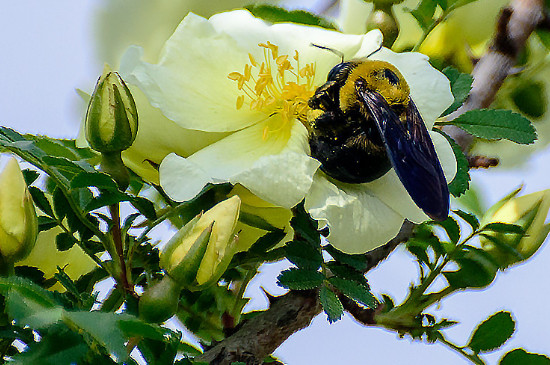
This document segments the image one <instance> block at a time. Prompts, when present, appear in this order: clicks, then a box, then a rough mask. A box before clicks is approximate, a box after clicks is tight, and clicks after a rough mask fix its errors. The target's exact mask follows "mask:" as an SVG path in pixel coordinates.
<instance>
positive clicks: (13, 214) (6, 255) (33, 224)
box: [0, 158, 38, 263]
mask: <svg viewBox="0 0 550 365" xmlns="http://www.w3.org/2000/svg"><path fill="white" fill-rule="evenodd" d="M37 235H38V220H37V217H36V211H35V209H34V204H33V202H32V197H31V194H30V193H29V190H28V189H27V184H26V183H25V179H24V178H23V173H22V172H21V169H20V168H19V164H18V163H17V161H16V160H15V158H11V159H10V160H9V161H8V163H7V164H6V167H5V168H4V171H2V173H1V174H0V254H1V255H2V258H3V260H4V261H5V262H10V263H14V262H16V261H19V260H21V259H23V258H25V257H26V256H27V255H28V254H29V252H30V251H31V250H32V248H33V247H34V243H35V242H36V236H37Z"/></svg>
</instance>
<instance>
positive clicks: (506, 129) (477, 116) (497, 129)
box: [437, 109, 537, 144]
mask: <svg viewBox="0 0 550 365" xmlns="http://www.w3.org/2000/svg"><path fill="white" fill-rule="evenodd" d="M437 124H439V125H447V124H452V125H456V126H457V127H459V128H461V129H463V130H465V131H466V132H468V133H470V134H472V135H474V136H476V137H478V138H483V139H489V140H495V139H508V140H510V141H512V142H516V143H519V144H531V143H533V142H534V141H535V140H536V139H537V133H536V131H535V127H533V125H532V124H531V122H530V121H529V120H528V119H527V118H525V117H524V116H522V115H521V114H518V113H514V112H512V111H510V110H497V109H478V110H470V111H468V112H466V113H464V114H462V115H460V116H459V117H458V118H456V119H453V120H452V121H448V122H438V123H437Z"/></svg>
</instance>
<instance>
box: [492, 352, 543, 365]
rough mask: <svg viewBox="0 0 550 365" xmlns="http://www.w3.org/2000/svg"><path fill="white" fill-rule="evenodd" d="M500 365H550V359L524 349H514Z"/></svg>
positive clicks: (501, 360)
mask: <svg viewBox="0 0 550 365" xmlns="http://www.w3.org/2000/svg"><path fill="white" fill-rule="evenodd" d="M499 365H550V358H548V356H546V355H542V354H533V353H531V352H527V351H525V350H524V349H514V350H512V351H509V352H508V353H507V354H506V355H504V356H503V357H502V359H500V362H499Z"/></svg>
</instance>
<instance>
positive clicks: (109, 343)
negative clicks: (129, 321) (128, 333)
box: [64, 311, 130, 360]
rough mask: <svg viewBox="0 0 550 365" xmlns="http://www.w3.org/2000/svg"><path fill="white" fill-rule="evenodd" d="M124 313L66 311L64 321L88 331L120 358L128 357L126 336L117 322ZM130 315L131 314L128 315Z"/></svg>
mask: <svg viewBox="0 0 550 365" xmlns="http://www.w3.org/2000/svg"><path fill="white" fill-rule="evenodd" d="M121 317H122V315H119V314H115V313H104V312H98V311H94V312H84V311H79V312H69V311H65V312H64V321H68V323H71V325H72V326H75V327H77V328H79V329H80V330H82V331H84V332H86V333H87V334H88V336H90V337H91V338H92V339H93V340H94V341H95V342H97V343H99V344H101V345H102V346H104V347H105V349H106V350H107V351H108V352H109V353H111V354H114V355H115V356H116V357H117V358H118V359H119V360H125V359H126V358H127V357H128V354H127V352H126V347H125V346H124V343H125V341H126V338H125V337H124V335H123V333H122V331H121V330H120V329H119V327H118V325H117V322H118V321H119V320H120V319H122V318H121ZM128 317H130V316H128Z"/></svg>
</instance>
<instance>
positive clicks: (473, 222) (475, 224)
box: [453, 210, 479, 231]
mask: <svg viewBox="0 0 550 365" xmlns="http://www.w3.org/2000/svg"><path fill="white" fill-rule="evenodd" d="M453 212H454V213H455V214H456V215H458V216H459V217H460V218H462V220H464V221H465V222H466V223H468V224H469V225H470V227H472V229H473V230H474V231H475V230H477V229H478V228H479V220H478V219H477V217H476V216H475V215H473V214H471V213H468V212H465V211H463V210H453Z"/></svg>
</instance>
